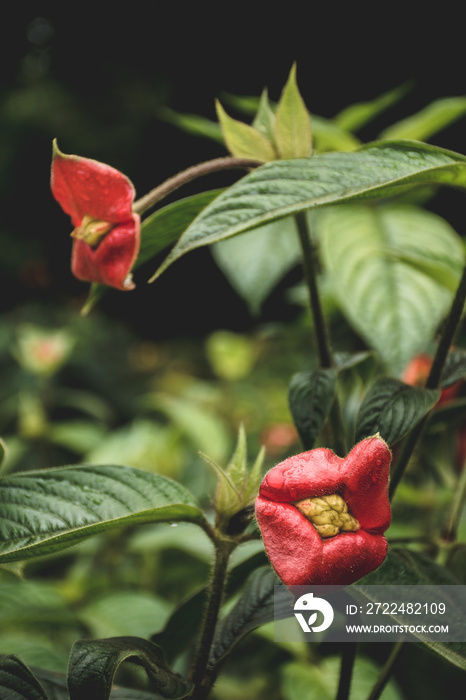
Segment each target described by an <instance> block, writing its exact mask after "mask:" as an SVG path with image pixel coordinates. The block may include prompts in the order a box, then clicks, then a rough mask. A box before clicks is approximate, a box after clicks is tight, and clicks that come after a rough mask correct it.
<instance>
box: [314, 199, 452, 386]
mask: <svg viewBox="0 0 466 700" xmlns="http://www.w3.org/2000/svg"><path fill="white" fill-rule="evenodd" d="M315 230H316V232H317V235H318V237H319V239H320V243H321V254H322V259H323V263H324V266H325V268H326V270H327V272H328V275H329V286H330V288H331V289H332V291H333V294H334V295H335V297H336V299H337V301H338V304H339V306H340V308H341V309H342V311H343V313H344V314H345V316H346V317H347V319H348V321H349V322H350V323H351V325H352V326H353V327H354V328H355V329H356V330H357V332H358V333H360V334H361V335H362V337H363V338H364V339H365V341H366V342H367V343H368V344H369V346H370V347H372V348H374V349H375V350H377V352H378V353H379V355H380V357H381V358H382V360H383V362H384V363H385V365H386V366H387V368H388V369H389V370H390V372H393V373H394V374H397V375H401V373H402V371H403V369H404V367H405V366H406V365H407V364H408V362H409V361H410V359H411V358H412V357H413V356H414V355H416V354H417V353H419V352H421V351H423V350H424V349H425V347H426V346H427V344H428V343H429V342H431V341H432V339H433V336H434V334H435V332H436V330H437V326H438V324H439V323H440V321H441V319H442V318H443V316H444V314H445V313H446V311H447V309H448V307H449V305H450V303H451V299H452V292H451V290H452V289H455V288H456V286H457V284H458V282H459V278H460V274H461V267H462V263H463V260H464V250H463V246H462V242H461V239H460V238H459V236H457V234H456V233H455V232H454V231H453V229H452V228H451V227H450V226H449V224H447V223H446V222H445V221H444V220H443V219H441V218H440V217H438V216H435V215H434V214H431V213H430V212H427V211H423V210H421V209H418V208H417V207H413V206H403V205H386V206H376V207H368V206H360V205H352V206H345V207H331V208H329V209H327V210H324V211H321V212H319V214H318V216H316V217H315Z"/></svg>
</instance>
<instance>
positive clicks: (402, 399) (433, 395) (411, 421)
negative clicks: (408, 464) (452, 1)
mask: <svg viewBox="0 0 466 700" xmlns="http://www.w3.org/2000/svg"><path fill="white" fill-rule="evenodd" d="M439 396H440V391H439V390H438V389H421V388H419V387H414V386H409V385H408V384H404V383H403V382H400V381H398V380H397V379H392V378H391V377H381V378H380V379H378V380H377V381H376V383H375V384H374V386H373V387H372V388H371V389H370V390H369V392H368V393H367V395H366V397H365V398H364V401H363V402H362V404H361V408H360V409H359V414H358V418H357V422H356V441H357V442H359V441H360V440H362V439H364V438H366V437H369V436H370V435H375V434H376V433H380V435H381V436H382V437H383V439H384V440H385V442H387V443H388V444H389V445H394V444H395V443H396V442H398V441H399V440H401V438H402V437H404V436H405V435H406V434H407V433H409V431H410V430H411V429H412V428H414V426H415V425H417V424H418V423H419V421H420V420H421V419H422V418H423V417H424V416H425V415H426V413H428V411H430V409H431V408H432V407H433V406H434V405H435V403H436V401H438V398H439Z"/></svg>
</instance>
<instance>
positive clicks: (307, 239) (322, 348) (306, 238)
mask: <svg viewBox="0 0 466 700" xmlns="http://www.w3.org/2000/svg"><path fill="white" fill-rule="evenodd" d="M295 221H296V227H297V229H298V235H299V241H300V243H301V251H302V263H303V269H304V279H305V281H306V285H307V288H308V292H309V305H310V307H311V313H312V317H313V319H314V327H315V337H316V341H317V349H318V354H319V365H320V367H321V369H329V368H331V367H334V364H335V363H334V361H333V354H332V347H331V343H330V335H329V332H328V328H327V324H326V323H325V318H324V312H323V310H322V304H321V301H320V295H319V288H318V285H317V254H316V249H315V246H314V245H313V243H312V238H311V232H310V230H309V226H308V222H307V219H306V215H305V214H304V212H299V213H298V214H296V215H295ZM330 423H331V426H332V431H333V440H334V446H335V451H336V452H337V454H339V455H340V456H342V457H343V456H344V455H345V454H346V452H347V450H346V445H345V432H344V429H343V421H342V417H341V410H340V405H339V403H338V398H336V399H335V401H334V403H333V406H332V408H331V411H330Z"/></svg>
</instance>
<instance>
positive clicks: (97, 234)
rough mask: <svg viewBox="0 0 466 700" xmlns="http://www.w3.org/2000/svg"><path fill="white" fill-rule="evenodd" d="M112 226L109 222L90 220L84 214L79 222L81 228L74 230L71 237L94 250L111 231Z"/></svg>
mask: <svg viewBox="0 0 466 700" xmlns="http://www.w3.org/2000/svg"><path fill="white" fill-rule="evenodd" d="M113 226H114V224H111V223H110V221H100V220H99V219H92V218H91V217H90V216H88V215H87V214H86V215H85V216H84V217H83V220H82V221H81V226H78V227H77V228H75V229H74V231H73V232H72V233H71V236H72V237H73V238H78V239H79V240H80V241H84V243H87V244H88V245H90V246H91V247H93V248H95V247H97V245H98V244H99V243H100V240H101V239H102V238H103V237H104V236H106V235H107V233H109V232H110V231H111V230H112V228H113Z"/></svg>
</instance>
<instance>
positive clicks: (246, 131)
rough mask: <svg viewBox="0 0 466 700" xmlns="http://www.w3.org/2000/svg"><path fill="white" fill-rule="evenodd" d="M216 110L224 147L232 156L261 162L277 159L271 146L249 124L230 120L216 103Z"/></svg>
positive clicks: (218, 103)
mask: <svg viewBox="0 0 466 700" xmlns="http://www.w3.org/2000/svg"><path fill="white" fill-rule="evenodd" d="M216 109H217V116H218V119H219V122H220V125H221V127H222V133H223V138H224V141H225V144H226V147H227V148H228V150H229V151H230V153H231V154H232V155H233V156H237V157H239V158H255V159H257V160H261V161H268V160H274V159H275V158H276V157H277V156H276V153H275V150H274V148H273V146H272V144H271V143H270V142H269V141H268V140H267V139H266V138H265V136H263V134H261V132H260V131H257V129H255V128H254V127H252V126H250V125H249V124H245V123H244V122H240V121H238V120H237V119H232V117H230V116H228V114H227V113H226V112H225V110H224V109H223V107H222V105H221V104H220V102H218V101H217V102H216Z"/></svg>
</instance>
